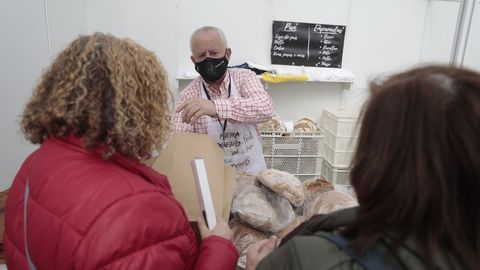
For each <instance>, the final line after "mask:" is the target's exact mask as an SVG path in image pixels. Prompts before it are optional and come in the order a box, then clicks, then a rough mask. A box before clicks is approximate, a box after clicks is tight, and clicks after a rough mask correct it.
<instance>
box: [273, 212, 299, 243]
mask: <svg viewBox="0 0 480 270" xmlns="http://www.w3.org/2000/svg"><path fill="white" fill-rule="evenodd" d="M304 221H305V217H303V216H297V217H296V218H295V219H294V220H293V222H291V223H290V224H288V225H287V227H285V228H284V229H283V230H281V231H279V232H277V233H276V234H275V235H276V236H277V237H278V238H283V237H285V235H287V234H289V233H290V232H291V231H293V230H294V229H295V228H297V227H298V225H300V224H302V223H303V222H304Z"/></svg>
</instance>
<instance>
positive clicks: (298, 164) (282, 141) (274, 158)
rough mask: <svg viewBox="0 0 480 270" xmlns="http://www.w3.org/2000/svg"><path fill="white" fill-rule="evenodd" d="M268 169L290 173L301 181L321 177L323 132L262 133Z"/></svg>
mask: <svg viewBox="0 0 480 270" xmlns="http://www.w3.org/2000/svg"><path fill="white" fill-rule="evenodd" d="M260 136H261V138H262V148H263V155H264V156H265V162H266V163H267V168H272V169H277V170H281V171H285V172H289V173H291V174H293V175H295V176H296V177H297V178H298V179H300V180H301V181H303V180H307V179H310V178H312V177H317V176H320V173H321V169H322V157H323V147H324V142H323V138H324V137H323V131H317V132H288V133H287V132H268V131H261V132H260Z"/></svg>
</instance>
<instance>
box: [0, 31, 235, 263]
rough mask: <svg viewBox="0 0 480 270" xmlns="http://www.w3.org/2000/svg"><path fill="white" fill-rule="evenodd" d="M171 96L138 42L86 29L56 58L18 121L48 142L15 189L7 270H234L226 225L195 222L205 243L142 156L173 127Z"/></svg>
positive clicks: (32, 136) (33, 137)
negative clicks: (86, 33) (210, 226)
mask: <svg viewBox="0 0 480 270" xmlns="http://www.w3.org/2000/svg"><path fill="white" fill-rule="evenodd" d="M169 101H170V92H169V90H168V79H167V75H166V72H165V71H164V69H163V67H162V65H161V64H160V63H159V62H158V60H157V58H156V57H155V55H154V54H153V53H152V52H149V51H147V50H146V49H144V48H143V47H141V46H139V45H138V44H136V43H135V42H133V41H131V40H128V39H118V38H115V37H113V36H110V35H104V34H101V33H95V34H93V35H89V36H81V37H79V38H78V39H76V40H75V41H73V42H72V43H71V44H70V45H69V46H68V48H67V49H65V50H64V51H63V52H62V53H61V54H60V55H59V56H58V57H57V58H56V59H55V61H54V62H53V63H52V65H51V66H50V68H49V69H48V70H47V71H46V72H45V73H44V75H43V76H42V78H41V80H40V82H39V84H38V86H37V87H36V89H35V91H34V92H33V95H32V97H31V99H30V101H29V102H28V104H27V106H26V108H25V111H24V113H23V117H22V120H21V127H22V131H23V133H24V135H25V137H26V138H27V139H28V140H29V141H30V142H32V143H34V144H41V146H40V148H39V149H38V150H36V151H35V152H33V153H32V154H31V155H30V156H29V157H28V158H27V159H26V160H25V162H24V163H23V165H22V167H21V168H20V171H19V172H18V174H17V176H16V177H15V180H14V182H13V185H12V187H11V190H10V193H9V198H8V201H7V206H6V215H5V236H4V238H5V239H4V242H5V257H6V261H7V266H8V268H9V269H100V268H101V269H206V268H209V269H234V268H235V263H236V259H237V257H238V253H237V251H236V250H235V248H234V246H233V245H232V243H231V241H230V239H231V231H230V230H229V228H228V225H227V224H226V223H225V222H222V221H220V222H219V224H218V225H217V227H216V228H214V229H213V230H212V231H208V229H206V227H205V225H204V223H203V222H200V231H201V233H202V237H203V241H202V242H201V245H200V249H199V250H198V249H197V245H196V241H195V235H194V233H193V231H192V230H191V228H190V226H189V223H188V220H187V217H186V215H185V212H184V210H183V208H182V207H181V205H180V204H179V203H178V202H177V201H176V200H175V199H174V197H173V194H172V191H171V189H170V185H169V183H168V180H167V178H166V177H165V176H164V175H161V174H159V173H157V172H155V171H153V170H152V169H150V168H148V167H146V166H145V165H143V164H142V162H143V161H145V160H147V159H148V158H150V157H151V153H152V151H153V150H154V149H156V148H158V146H160V145H161V144H162V143H163V140H164V138H165V135H166V133H167V132H168V126H169V114H170V112H169V109H168V108H169ZM214 256H215V257H214Z"/></svg>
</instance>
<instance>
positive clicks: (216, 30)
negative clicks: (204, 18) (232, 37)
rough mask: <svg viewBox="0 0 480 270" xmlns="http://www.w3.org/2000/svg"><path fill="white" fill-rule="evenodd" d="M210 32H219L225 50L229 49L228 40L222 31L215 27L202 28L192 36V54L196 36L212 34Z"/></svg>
mask: <svg viewBox="0 0 480 270" xmlns="http://www.w3.org/2000/svg"><path fill="white" fill-rule="evenodd" d="M210 31H214V32H217V34H218V36H219V37H220V39H221V40H222V42H223V45H225V48H227V38H226V37H225V34H224V33H223V31H222V29H220V28H218V27H215V26H202V27H200V28H198V29H197V30H195V31H194V32H193V33H192V35H191V36H190V50H191V51H192V52H193V39H194V38H195V36H196V35H197V34H199V33H204V32H210Z"/></svg>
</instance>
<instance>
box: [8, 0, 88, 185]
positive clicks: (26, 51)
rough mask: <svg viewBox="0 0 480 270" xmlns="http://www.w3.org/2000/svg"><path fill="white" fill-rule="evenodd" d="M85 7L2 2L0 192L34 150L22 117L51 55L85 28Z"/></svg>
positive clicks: (54, 0)
mask: <svg viewBox="0 0 480 270" xmlns="http://www.w3.org/2000/svg"><path fill="white" fill-rule="evenodd" d="M44 3H46V6H47V11H48V12H47V15H46V12H45V11H46V10H45V5H44ZM84 3H85V1H74V0H71V1H64V0H49V1H45V2H44V1H27V0H10V1H1V2H0V36H1V37H2V42H0V59H2V60H1V61H0V74H1V77H0V91H1V93H2V99H0V126H1V127H2V128H1V131H0V132H1V152H0V190H3V189H5V188H7V187H9V186H10V183H11V181H12V180H13V178H14V176H15V174H16V172H17V171H18V169H19V167H20V165H21V163H22V162H23V160H24V159H25V157H26V156H27V155H28V154H29V153H30V152H32V151H33V150H34V149H35V148H36V147H35V146H33V145H31V144H30V143H29V142H26V141H25V140H24V139H23V135H22V134H21V132H20V128H19V119H20V114H21V113H22V110H23V107H24V105H25V103H26V101H27V99H28V98H29V97H30V95H31V93H32V90H33V88H34V87H35V84H36V82H37V80H38V79H39V77H40V75H41V73H42V70H43V69H44V68H46V67H47V66H48V63H49V61H50V55H52V56H53V55H55V54H56V53H57V52H58V51H59V50H60V49H61V48H62V47H63V46H64V45H65V44H66V43H67V42H69V41H70V40H71V39H73V37H74V36H76V35H78V33H79V32H81V31H82V29H85V28H86V27H85V26H86V25H85V20H84V19H82V18H85V16H82V15H81V13H82V10H83V12H84V10H85V9H84V8H83V9H82V6H83V5H84ZM47 18H48V22H49V25H48V26H49V27H48V32H49V33H50V42H49V38H48V35H47ZM49 44H50V46H49ZM49 48H51V49H52V50H51V53H50V49H49Z"/></svg>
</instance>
